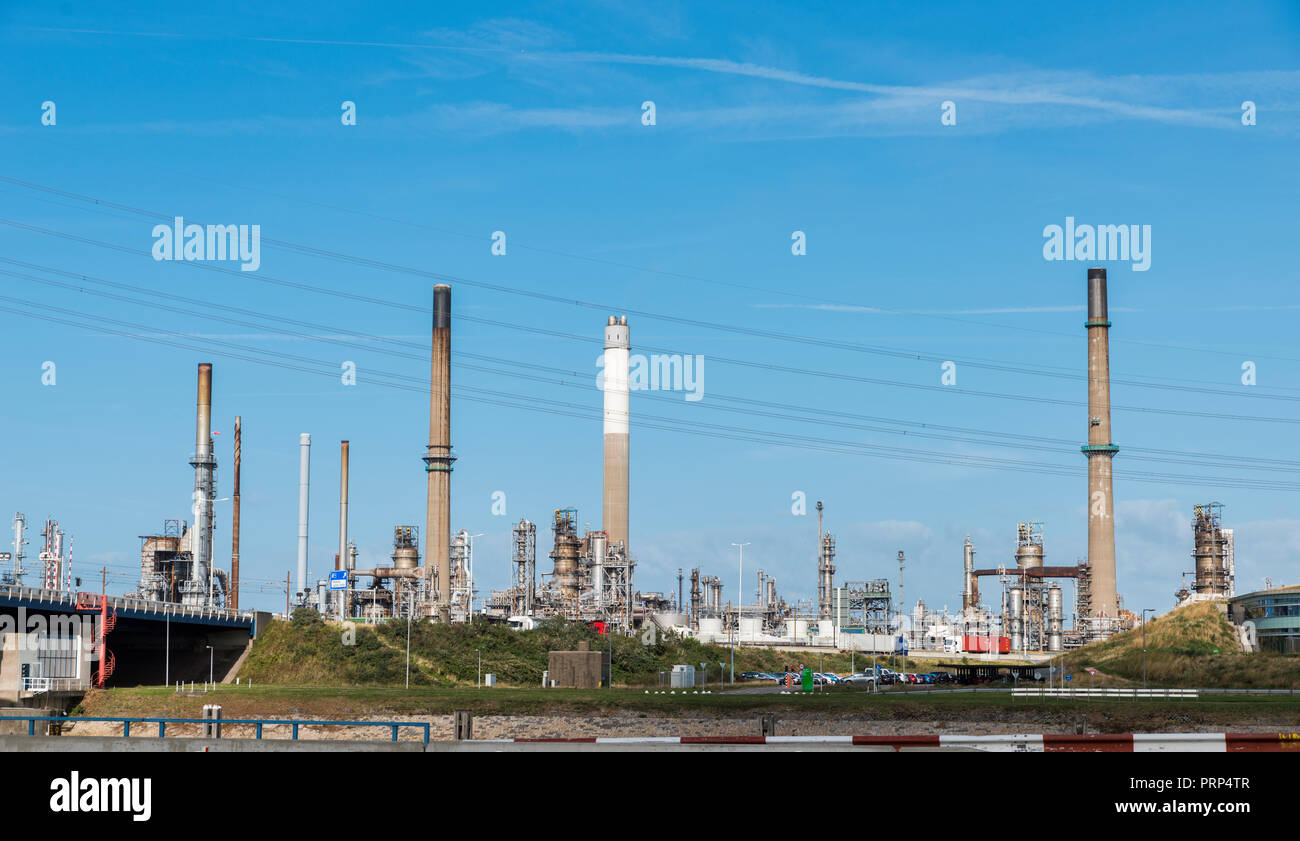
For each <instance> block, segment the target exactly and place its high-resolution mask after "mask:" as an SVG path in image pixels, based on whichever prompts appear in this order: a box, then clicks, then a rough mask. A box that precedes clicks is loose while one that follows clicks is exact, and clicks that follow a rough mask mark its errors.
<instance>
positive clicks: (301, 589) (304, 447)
mask: <svg viewBox="0 0 1300 841" xmlns="http://www.w3.org/2000/svg"><path fill="white" fill-rule="evenodd" d="M310 478H311V435H310V434H308V433H306V432H303V433H301V434H300V435H299V436H298V588H297V593H298V596H299V598H302V599H303V600H304V602H305V601H306V593H307V494H308V483H309V481H310ZM322 607H323V605H322Z"/></svg>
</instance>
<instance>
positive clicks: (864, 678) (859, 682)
mask: <svg viewBox="0 0 1300 841" xmlns="http://www.w3.org/2000/svg"><path fill="white" fill-rule="evenodd" d="M840 682H841V683H844V684H846V685H848V686H876V685H878V684H879V682H880V678H879V677H877V676H876V675H873V674H871V673H870V672H858V673H857V674H852V675H849V676H847V677H845V678H843V679H842V680H841V681H840Z"/></svg>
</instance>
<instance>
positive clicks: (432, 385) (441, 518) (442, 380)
mask: <svg viewBox="0 0 1300 841" xmlns="http://www.w3.org/2000/svg"><path fill="white" fill-rule="evenodd" d="M430 366H431V367H430V373H429V447H428V452H427V453H426V454H425V456H424V469H425V472H426V475H427V477H428V480H429V490H428V497H427V503H426V507H425V521H424V557H425V561H424V574H425V576H426V577H431V576H432V575H433V570H435V569H436V570H437V571H438V581H437V588H436V589H437V594H438V599H437V614H436V615H437V616H438V618H439V619H441V620H442V621H443V622H450V621H451V568H450V562H449V559H448V547H449V546H450V545H451V463H452V462H453V461H455V460H456V458H455V456H453V455H452V454H451V287H450V286H448V285H447V284H445V283H439V284H437V285H435V286H434V287H433V358H432V361H431V363H430Z"/></svg>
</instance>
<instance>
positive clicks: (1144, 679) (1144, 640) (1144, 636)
mask: <svg viewBox="0 0 1300 841" xmlns="http://www.w3.org/2000/svg"><path fill="white" fill-rule="evenodd" d="M1148 613H1155V609H1154V608H1150V607H1144V608H1143V609H1142V691H1143V692H1145V691H1146V688H1147V614H1148Z"/></svg>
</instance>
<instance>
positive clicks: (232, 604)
mask: <svg viewBox="0 0 1300 841" xmlns="http://www.w3.org/2000/svg"><path fill="white" fill-rule="evenodd" d="M242 436H243V425H242V423H241V421H240V417H239V415H235V489H234V492H233V493H232V494H231V497H230V502H231V512H230V594H229V596H227V598H226V607H228V608H230V609H231V610H239V461H240V448H241V446H242Z"/></svg>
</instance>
